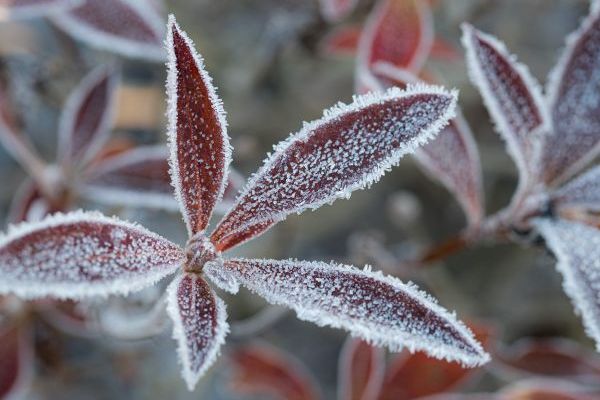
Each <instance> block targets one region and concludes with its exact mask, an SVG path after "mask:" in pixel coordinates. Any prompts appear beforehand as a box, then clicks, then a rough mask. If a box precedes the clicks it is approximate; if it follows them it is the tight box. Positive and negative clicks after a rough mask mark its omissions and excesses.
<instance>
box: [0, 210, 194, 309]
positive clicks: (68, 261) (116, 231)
mask: <svg viewBox="0 0 600 400" xmlns="http://www.w3.org/2000/svg"><path fill="white" fill-rule="evenodd" d="M184 258H185V256H184V254H183V251H182V250H181V249H180V248H179V247H178V246H176V245H175V244H173V243H171V242H169V241H168V240H166V239H164V238H162V237H160V236H158V235H156V234H154V233H152V232H149V231H147V230H146V229H144V228H142V227H140V226H138V225H134V224H131V223H128V222H124V221H120V220H118V219H116V218H108V217H105V216H103V215H102V214H100V213H94V212H83V211H77V212H72V213H69V214H55V215H53V216H50V217H47V218H46V219H44V220H42V221H40V222H37V223H22V224H19V225H16V226H13V227H11V228H10V229H9V231H8V233H7V234H6V235H5V236H3V237H1V238H0V274H1V275H2V281H1V282H0V293H1V294H7V293H14V294H16V295H18V296H20V297H24V298H37V297H44V296H52V297H56V298H62V299H67V298H68V299H78V298H83V297H90V296H102V295H108V294H116V293H120V294H127V293H129V292H132V291H135V290H140V289H142V288H144V287H146V286H149V285H151V284H153V283H155V282H156V281H158V280H159V279H161V278H163V277H165V276H166V275H168V274H170V273H172V272H173V271H175V269H177V267H178V266H179V265H180V263H181V262H182V261H183V260H184Z"/></svg>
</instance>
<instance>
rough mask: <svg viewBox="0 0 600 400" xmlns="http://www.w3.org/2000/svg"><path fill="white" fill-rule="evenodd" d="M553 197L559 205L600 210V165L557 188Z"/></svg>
mask: <svg viewBox="0 0 600 400" xmlns="http://www.w3.org/2000/svg"><path fill="white" fill-rule="evenodd" d="M551 197H552V200H553V201H554V202H555V203H556V204H557V205H559V206H567V207H569V206H576V207H583V208H585V209H587V210H591V211H600V165H596V166H595V167H593V168H591V169H590V170H589V171H586V172H585V173H583V174H582V175H581V176H579V177H578V178H576V179H574V180H573V181H571V182H569V183H567V184H566V185H564V186H563V187H561V188H559V189H557V190H556V191H555V192H554V193H552V194H551Z"/></svg>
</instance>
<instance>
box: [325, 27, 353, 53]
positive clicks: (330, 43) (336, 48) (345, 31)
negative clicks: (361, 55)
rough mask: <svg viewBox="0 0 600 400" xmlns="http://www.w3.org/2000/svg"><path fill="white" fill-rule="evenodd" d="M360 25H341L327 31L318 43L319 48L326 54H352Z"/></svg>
mask: <svg viewBox="0 0 600 400" xmlns="http://www.w3.org/2000/svg"><path fill="white" fill-rule="evenodd" d="M361 32H362V27H360V26H358V25H348V26H341V27H339V28H336V29H334V30H333V31H331V32H330V33H328V34H327V35H326V36H325V37H324V38H323V40H322V41H321V43H320V46H319V47H320V50H321V52H323V53H324V54H326V55H338V54H340V55H354V54H355V53H356V50H357V48H358V41H359V38H360V35H361Z"/></svg>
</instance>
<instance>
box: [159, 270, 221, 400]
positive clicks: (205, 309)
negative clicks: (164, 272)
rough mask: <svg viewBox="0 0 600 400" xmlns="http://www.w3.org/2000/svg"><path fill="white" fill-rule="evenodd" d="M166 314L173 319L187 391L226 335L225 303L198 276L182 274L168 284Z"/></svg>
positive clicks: (174, 335)
mask: <svg viewBox="0 0 600 400" xmlns="http://www.w3.org/2000/svg"><path fill="white" fill-rule="evenodd" d="M167 291H168V297H167V312H168V313H169V316H170V317H171V318H172V319H173V338H174V339H175V340H177V343H178V352H179V358H180V361H181V363H182V366H183V376H184V379H185V381H186V383H187V385H188V388H189V389H190V390H193V389H194V386H196V383H197V382H198V379H200V377H201V376H202V375H203V374H204V372H205V371H206V370H207V369H208V368H209V367H210V366H211V365H212V364H213V363H214V361H215V359H216V358H217V355H218V353H219V349H220V348H221V345H222V344H223V342H224V341H225V335H227V332H229V326H228V325H227V322H226V319H227V313H226V312H225V304H224V303H223V301H222V300H221V299H219V298H218V297H216V295H215V294H214V292H213V291H212V290H211V288H210V287H209V286H208V284H207V283H206V281H205V280H204V279H202V278H201V277H200V276H197V275H193V274H187V273H183V274H181V275H179V276H178V277H177V278H175V279H174V280H173V282H172V283H171V284H170V285H169V288H168V289H167Z"/></svg>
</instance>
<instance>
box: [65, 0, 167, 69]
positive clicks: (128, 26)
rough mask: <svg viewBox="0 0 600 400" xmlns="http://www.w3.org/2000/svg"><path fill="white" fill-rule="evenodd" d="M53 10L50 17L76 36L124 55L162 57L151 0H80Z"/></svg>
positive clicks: (157, 17) (161, 26) (159, 23)
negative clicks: (54, 11) (72, 5)
mask: <svg viewBox="0 0 600 400" xmlns="http://www.w3.org/2000/svg"><path fill="white" fill-rule="evenodd" d="M81 3H82V4H81V5H80V6H78V7H75V8H71V9H69V10H67V11H65V12H62V13H58V14H54V15H53V21H54V22H55V23H56V25H58V26H59V27H60V28H62V29H63V30H64V31H66V32H67V33H69V34H70V35H71V36H73V37H74V38H76V39H79V40H83V41H85V42H86V43H88V44H89V45H91V46H94V47H97V48H100V49H103V50H107V51H112V52H115V53H118V54H121V55H123V56H126V57H134V58H142V59H146V60H150V61H160V60H164V58H165V53H164V50H163V48H162V38H163V35H164V24H163V19H162V17H161V16H160V15H159V14H158V12H157V9H156V7H155V4H154V1H153V0H101V1H98V0H82V2H81Z"/></svg>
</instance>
